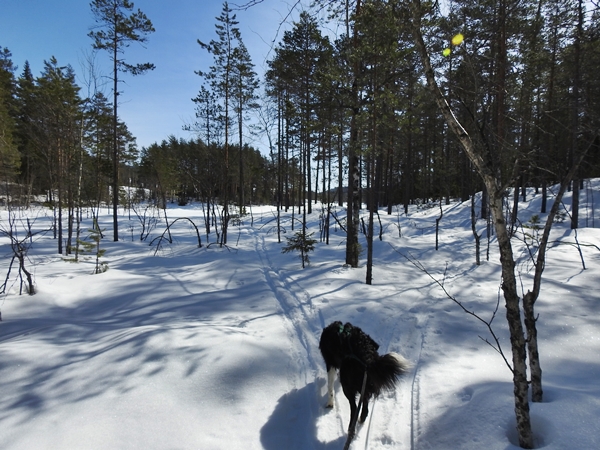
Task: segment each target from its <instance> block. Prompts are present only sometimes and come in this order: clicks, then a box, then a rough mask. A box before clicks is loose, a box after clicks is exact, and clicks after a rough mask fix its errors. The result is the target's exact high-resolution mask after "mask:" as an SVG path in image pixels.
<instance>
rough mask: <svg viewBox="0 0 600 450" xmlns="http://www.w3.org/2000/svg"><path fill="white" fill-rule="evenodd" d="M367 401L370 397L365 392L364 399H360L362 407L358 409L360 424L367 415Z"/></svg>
mask: <svg viewBox="0 0 600 450" xmlns="http://www.w3.org/2000/svg"><path fill="white" fill-rule="evenodd" d="M369 400H370V396H369V394H368V393H367V392H365V398H363V399H362V407H361V408H360V423H363V422H364V421H365V420H366V419H367V416H368V415H369Z"/></svg>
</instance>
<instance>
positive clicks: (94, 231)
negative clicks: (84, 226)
mask: <svg viewBox="0 0 600 450" xmlns="http://www.w3.org/2000/svg"><path fill="white" fill-rule="evenodd" d="M103 231H105V228H103V229H100V227H99V226H98V220H97V219H94V225H93V227H92V228H90V229H88V232H89V233H90V234H89V235H88V239H89V241H83V240H79V245H81V247H82V249H83V251H82V252H83V253H88V254H90V255H94V256H95V257H96V266H95V269H94V273H95V274H97V273H103V272H106V271H107V270H108V264H107V263H106V262H103V261H100V258H102V257H103V256H104V253H105V252H106V249H104V248H102V249H101V248H100V241H101V240H102V232H103Z"/></svg>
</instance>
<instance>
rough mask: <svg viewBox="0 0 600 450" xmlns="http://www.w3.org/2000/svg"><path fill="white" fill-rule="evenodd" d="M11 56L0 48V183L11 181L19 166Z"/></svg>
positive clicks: (6, 50)
mask: <svg viewBox="0 0 600 450" xmlns="http://www.w3.org/2000/svg"><path fill="white" fill-rule="evenodd" d="M11 56H12V55H11V53H10V51H9V50H8V49H7V48H0V182H7V181H12V179H13V178H14V176H15V175H16V173H17V170H18V168H19V166H20V161H19V152H18V149H17V143H16V139H15V138H16V136H15V134H16V122H15V115H16V102H15V81H14V66H13V64H12V60H11V59H10V58H11Z"/></svg>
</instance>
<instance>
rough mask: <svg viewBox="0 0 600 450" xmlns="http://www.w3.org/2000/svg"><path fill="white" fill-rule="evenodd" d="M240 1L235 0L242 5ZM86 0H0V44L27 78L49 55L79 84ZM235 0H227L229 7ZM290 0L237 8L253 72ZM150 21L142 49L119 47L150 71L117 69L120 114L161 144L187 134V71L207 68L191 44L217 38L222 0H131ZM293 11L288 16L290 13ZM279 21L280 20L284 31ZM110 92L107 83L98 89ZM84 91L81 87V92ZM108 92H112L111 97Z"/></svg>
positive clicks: (190, 111) (190, 85) (192, 87)
mask: <svg viewBox="0 0 600 450" xmlns="http://www.w3.org/2000/svg"><path fill="white" fill-rule="evenodd" d="M245 1H246V0H240V1H239V2H238V3H242V2H244V3H245ZM89 3H90V2H89V1H88V0H60V1H56V0H54V1H49V0H18V1H17V0H2V6H1V7H0V10H1V14H0V47H7V48H8V49H9V50H10V51H11V52H12V61H13V63H14V64H15V65H16V66H18V69H17V73H16V74H17V76H18V75H20V74H21V71H22V69H23V64H24V63H25V61H26V60H28V61H29V64H30V66H31V69H32V71H33V74H34V76H38V75H39V74H40V72H41V71H42V69H43V63H44V60H49V59H50V58H51V57H52V56H55V57H56V58H57V60H58V63H59V64H60V65H67V64H70V65H71V66H72V67H73V69H74V70H75V72H76V73H77V75H78V84H79V85H80V86H81V87H82V90H83V91H85V89H84V88H83V86H84V80H83V77H82V75H83V73H84V70H83V69H82V61H84V60H85V54H86V53H90V52H91V48H92V40H91V38H89V37H88V36H87V34H88V32H89V31H90V29H91V27H92V26H93V25H94V19H93V16H92V13H91V9H90V6H89ZM234 3H236V2H235V1H233V2H230V6H231V7H233V4H234ZM294 3H295V1H291V2H290V1H283V0H264V1H263V2H262V3H260V4H258V5H256V6H254V7H252V8H250V9H249V10H247V11H236V12H235V13H236V15H237V20H238V22H239V28H240V31H241V33H242V39H243V41H244V43H245V44H246V47H247V48H248V49H249V51H250V53H251V55H252V59H253V62H254V64H255V66H256V71H257V72H258V73H259V74H262V72H263V70H264V68H265V67H266V63H265V62H266V59H268V58H271V57H272V55H269V49H270V47H271V42H272V41H273V40H274V39H276V40H277V42H279V40H280V39H281V37H282V34H283V31H282V30H279V35H277V31H278V27H279V24H280V22H281V20H282V19H283V18H284V17H285V16H286V15H287V14H288V11H289V8H290V5H291V4H294ZM134 5H135V9H136V10H137V9H138V8H139V9H141V10H142V11H143V12H144V13H145V14H146V15H147V16H148V18H149V19H150V20H151V21H152V23H153V25H154V28H155V29H156V32H155V33H152V34H151V35H150V36H149V40H148V42H147V44H146V48H143V47H142V46H140V45H139V44H132V45H131V47H129V48H128V49H127V51H126V54H125V58H126V59H127V61H128V62H129V63H132V64H135V63H144V62H152V63H154V64H155V65H156V69H155V70H154V71H152V72H148V73H146V74H144V75H141V76H137V77H131V76H129V75H123V76H122V77H123V80H124V81H125V84H123V85H121V87H120V90H121V91H123V94H122V95H121V98H120V106H119V116H120V118H121V119H122V120H124V121H125V122H126V123H127V126H128V127H129V129H130V131H131V132H132V133H133V135H134V136H135V137H136V138H137V142H138V146H139V147H140V148H141V147H143V146H148V145H150V144H152V143H153V142H160V141H162V140H163V139H166V138H167V137H168V136H169V135H175V136H177V137H182V138H189V137H190V134H189V133H188V132H186V131H182V126H183V125H184V124H185V123H190V122H192V121H193V120H194V104H193V102H192V101H191V98H192V97H195V96H196V94H197V92H198V90H199V88H200V84H201V79H200V77H198V76H197V75H196V74H195V73H194V71H195V70H207V69H208V68H209V66H210V65H211V63H212V57H211V56H209V55H208V54H207V53H206V51H204V50H202V49H201V48H200V46H199V45H198V44H197V42H196V41H197V39H200V40H202V41H204V42H208V41H210V40H211V39H214V38H216V34H215V22H216V20H215V17H216V16H218V15H219V14H220V13H221V10H222V7H223V2H222V1H221V0H172V1H168V0H134ZM297 16H298V14H297V13H294V14H293V15H292V18H295V17H297ZM285 28H286V27H285V26H284V29H285ZM98 64H99V66H100V67H99V68H100V71H101V72H102V73H103V74H104V75H109V74H110V63H109V61H108V59H107V57H106V56H105V55H104V54H100V55H99V56H98ZM104 91H105V93H106V94H107V96H112V93H111V88H110V87H109V86H107V87H106V88H105V89H104ZM82 95H85V92H82ZM110 98H112V97H110Z"/></svg>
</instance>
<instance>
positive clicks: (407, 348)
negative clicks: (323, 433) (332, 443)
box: [351, 315, 424, 450]
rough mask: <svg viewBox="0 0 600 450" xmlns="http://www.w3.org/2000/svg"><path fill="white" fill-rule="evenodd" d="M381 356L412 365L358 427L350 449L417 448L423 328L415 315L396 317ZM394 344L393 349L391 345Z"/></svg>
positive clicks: (389, 327)
mask: <svg viewBox="0 0 600 450" xmlns="http://www.w3.org/2000/svg"><path fill="white" fill-rule="evenodd" d="M386 325H389V326H386V327H385V329H386V330H387V332H386V334H385V338H384V340H383V341H382V345H381V347H380V353H381V354H384V353H389V352H391V351H395V352H398V353H400V354H402V355H403V356H404V357H405V358H406V359H407V360H408V361H409V362H410V363H411V367H410V369H409V371H408V372H407V373H406V374H405V375H404V376H403V377H401V378H400V380H399V382H398V384H397V386H396V389H394V390H392V391H390V392H384V393H382V395H381V396H380V397H379V398H378V399H376V400H375V401H373V402H372V403H371V404H370V407H369V416H368V418H367V421H366V422H365V423H364V424H363V425H362V426H361V428H359V430H358V433H357V438H356V441H355V442H354V443H353V444H352V446H351V448H352V449H354V450H358V449H363V448H364V449H365V450H366V449H379V448H394V449H395V448H402V449H408V448H410V449H414V448H415V440H416V436H417V434H418V426H419V421H418V395H419V363H420V359H421V352H422V348H423V340H424V335H423V332H422V326H421V325H419V321H418V319H417V318H416V317H414V316H408V315H407V316H401V317H400V318H393V319H392V321H391V323H389V324H386ZM392 342H394V345H393V347H392V348H390V344H391V343H392Z"/></svg>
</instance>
